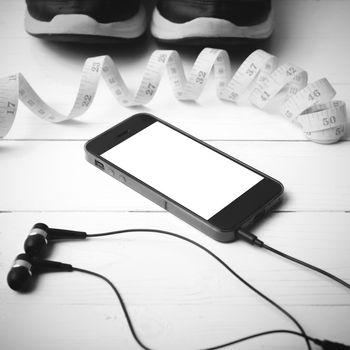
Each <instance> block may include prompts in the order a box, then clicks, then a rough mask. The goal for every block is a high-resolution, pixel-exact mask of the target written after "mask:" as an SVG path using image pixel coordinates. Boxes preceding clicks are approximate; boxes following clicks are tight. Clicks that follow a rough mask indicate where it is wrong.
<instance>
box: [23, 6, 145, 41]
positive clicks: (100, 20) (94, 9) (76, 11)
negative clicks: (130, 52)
mask: <svg viewBox="0 0 350 350" xmlns="http://www.w3.org/2000/svg"><path fill="white" fill-rule="evenodd" d="M26 2H27V11H26V15H25V29H26V31H27V32H28V33H29V34H32V35H34V36H37V37H44V38H48V39H53V40H60V41H84V42H86V41H88V42H89V41H91V42H101V41H102V42H105V41H110V40H112V41H115V40H127V39H135V38H138V37H140V36H141V35H142V34H143V33H144V32H145V30H146V14H145V9H144V7H143V6H142V5H141V4H140V0H128V1H124V0H26Z"/></svg>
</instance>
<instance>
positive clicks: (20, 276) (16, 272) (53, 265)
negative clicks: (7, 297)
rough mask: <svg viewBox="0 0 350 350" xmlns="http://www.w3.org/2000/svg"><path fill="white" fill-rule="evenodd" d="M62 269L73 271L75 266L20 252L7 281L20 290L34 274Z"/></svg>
mask: <svg viewBox="0 0 350 350" xmlns="http://www.w3.org/2000/svg"><path fill="white" fill-rule="evenodd" d="M60 271H68V272H70V271H73V266H72V265H70V264H63V263H60V262H57V261H49V260H41V259H38V258H34V257H29V256H28V255H27V254H19V255H17V257H16V259H15V261H14V263H13V265H12V267H11V269H10V271H9V273H8V274H7V283H8V285H9V287H10V288H11V289H13V290H16V291H20V290H22V289H23V288H24V287H25V286H26V285H27V283H28V281H29V280H30V279H31V277H32V276H33V275H34V274H37V273H43V272H60Z"/></svg>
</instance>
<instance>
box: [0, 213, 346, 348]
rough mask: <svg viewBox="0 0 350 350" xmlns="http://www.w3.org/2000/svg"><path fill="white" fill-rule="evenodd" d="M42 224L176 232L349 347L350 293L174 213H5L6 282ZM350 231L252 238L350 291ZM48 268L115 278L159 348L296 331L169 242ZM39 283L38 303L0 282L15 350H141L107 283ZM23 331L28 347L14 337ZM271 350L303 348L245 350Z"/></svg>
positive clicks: (135, 240)
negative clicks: (348, 284) (215, 236)
mask: <svg viewBox="0 0 350 350" xmlns="http://www.w3.org/2000/svg"><path fill="white" fill-rule="evenodd" d="M36 221H43V222H46V223H48V224H49V225H50V226H52V227H61V228H71V229H77V230H82V229H83V230H84V229H85V230H87V232H89V233H93V232H104V231H109V230H116V229H123V228H134V227H148V228H150V227H154V228H160V229H171V230H172V231H173V232H177V233H180V234H182V235H184V236H186V237H189V238H192V239H194V240H195V241H197V242H199V243H201V244H203V245H204V246H206V247H208V248H209V249H211V250H212V251H214V252H215V253H216V254H218V255H219V256H220V257H221V258H222V259H223V260H224V261H225V262H226V263H228V264H229V266H231V267H232V268H234V269H235V270H236V271H237V272H238V273H239V274H241V275H242V276H244V277H245V278H246V279H247V280H248V281H250V282H251V283H253V284H254V286H256V287H257V288H258V289H261V290H262V291H263V292H264V293H266V294H267V295H269V296H270V297H272V298H273V299H274V300H276V301H278V302H279V303H281V304H282V305H283V306H285V307H286V308H287V310H288V311H290V312H291V313H292V314H293V315H294V316H295V317H296V318H297V319H298V320H299V321H300V322H301V324H303V325H304V326H305V327H306V329H307V331H308V332H310V334H311V335H313V336H316V337H320V338H327V339H333V340H337V341H341V342H344V343H349V342H350V336H349V332H348V324H347V320H348V319H349V317H350V296H349V293H348V292H347V291H346V290H345V289H343V288H342V287H340V286H338V285H336V284H335V283H333V282H331V281H329V280H327V279H326V278H324V277H322V276H318V275H317V274H316V273H314V272H311V271H308V270H306V269H303V268H301V267H299V266H297V265H294V264H293V263H291V262H288V261H284V260H282V259H281V258H279V257H276V256H273V255H272V254H269V253H266V252H264V251H262V250H260V249H259V248H252V247H250V246H248V245H247V244H245V243H243V242H237V243H233V244H222V243H218V242H215V241H214V240H212V239H210V238H208V237H206V236H205V235H203V234H202V233H200V232H198V231H196V230H194V229H192V228H191V227H189V226H188V225H186V224H184V223H183V222H181V221H180V220H178V219H176V218H174V217H173V216H171V215H170V214H167V213H40V214H37V213H16V214H10V213H8V214H0V227H1V231H0V253H1V254H0V259H1V264H0V271H1V275H2V276H5V274H6V273H7V269H8V266H9V265H10V264H11V260H12V259H13V257H14V256H15V255H16V253H17V252H19V251H21V245H22V243H23V240H24V238H25V236H26V234H27V232H28V230H29V228H30V227H31V225H32V224H33V223H34V222H36ZM349 224H350V214H349V213H278V214H275V215H273V216H272V217H270V218H269V219H268V220H265V221H264V222H263V223H262V224H261V225H260V226H259V227H257V228H256V229H255V230H254V232H255V233H256V234H258V236H259V238H261V239H262V240H264V241H265V242H266V243H268V244H270V245H271V246H273V247H275V248H277V249H281V250H283V251H285V252H286V253H289V254H292V255H294V256H296V257H298V258H301V259H304V260H306V261H308V262H310V263H312V264H316V265H318V266H319V267H321V268H326V269H327V270H329V271H330V272H332V273H334V274H336V275H338V276H340V277H342V278H344V279H347V280H348V281H349V279H350V261H349V259H348V251H349V248H350V241H349V235H348V230H347V227H349ZM5 243H6V244H5ZM4 247H6V249H5V248H4ZM49 257H50V259H52V260H58V261H64V262H70V263H73V264H74V265H75V266H79V267H83V268H88V269H92V270H94V271H97V272H100V273H103V274H105V275H107V276H109V277H110V278H111V279H112V281H113V282H114V283H116V285H117V286H118V288H119V289H120V291H121V292H122V295H123V296H124V298H125V300H126V302H127V305H128V309H129V310H130V313H131V315H132V318H133V320H134V323H135V327H136V329H137V332H138V334H139V335H140V337H141V338H142V339H143V340H144V341H145V342H146V343H147V344H148V345H149V346H151V347H152V348H166V349H178V348H188V349H193V348H203V347H205V346H210V345H216V344H219V343H222V342H225V341H229V340H232V339H235V338H239V337H241V336H245V335H248V334H251V333H254V332H259V331H262V330H268V329H276V328H287V329H294V326H293V325H292V324H290V322H289V321H288V320H286V319H285V318H284V317H283V316H281V315H280V314H279V313H278V312H276V311H274V310H273V308H272V307H270V306H269V305H267V304H266V303H265V302H263V301H261V299H260V298H258V297H257V296H255V295H254V294H253V293H251V292H250V291H249V290H247V289H246V287H244V286H242V285H241V283H239V282H238V281H237V280H235V279H234V278H231V276H230V275H228V274H227V272H225V271H224V270H223V269H222V268H221V267H220V266H218V264H217V262H216V261H214V260H213V259H211V258H209V257H208V256H207V255H206V254H204V253H203V252H202V251H200V250H199V249H198V248H196V247H193V246H190V245H189V244H186V243H185V242H182V241H178V240H176V239H173V238H171V237H162V236H159V235H157V234H148V233H131V234H125V235H123V236H115V237H108V238H107V237H105V238H100V239H91V240H89V241H84V242H64V243H56V244H55V245H54V247H53V249H52V250H51V253H50V256H49ZM37 282H38V283H37V285H36V288H35V290H34V291H33V292H32V293H30V294H23V295H21V294H16V293H14V292H12V291H11V290H9V289H8V287H7V286H6V285H5V279H4V278H1V279H0V292H1V296H2V297H1V299H0V308H1V313H0V315H1V319H0V322H1V324H2V327H1V328H2V330H3V335H4V336H2V338H1V339H2V344H4V345H6V349H16V348H19V347H20V345H22V344H24V343H26V342H31V344H32V346H33V347H34V346H35V348H38V349H44V348H52V349H59V348H60V349H62V348H66V349H76V348H81V347H83V346H84V348H86V349H93V348H96V344H97V342H98V341H100V339H105V341H104V344H103V347H104V348H106V349H109V348H112V347H113V346H114V348H115V346H117V347H118V348H127V349H134V348H135V349H137V348H138V347H137V346H136V345H135V344H134V343H133V340H132V339H131V336H130V334H129V331H128V330H127V327H126V323H125V320H124V318H123V315H122V312H121V309H120V306H119V305H118V303H117V302H116V298H115V296H114V295H113V293H112V292H111V290H110V289H109V288H108V287H107V286H106V285H104V284H103V283H102V282H101V281H98V280H96V279H94V278H92V277H90V276H82V275H78V274H77V275H73V274H68V273H67V274H65V273H62V274H46V275H43V276H40V279H39V280H38V281H37ZM19 313H20V314H21V317H20V318H18V316H17V315H18V314H19ZM34 313H35V315H36V316H37V317H33V314H34ZM83 320H84V322H83ZM39 325H40V326H39ZM15 326H16V329H17V331H18V332H20V334H21V337H13V334H12V333H11V330H13V328H14V327H15ZM96 334H98V335H99V336H98V337H96ZM53 339H54V340H55V341H53ZM49 344H51V345H49ZM262 344H264V345H265V346H266V347H268V348H281V347H283V348H285V344H288V349H289V348H290V349H300V348H303V346H304V345H303V343H302V341H301V340H299V339H296V338H294V337H289V336H280V337H279V336H271V337H265V338H261V339H260V340H258V341H256V342H252V343H249V344H248V343H247V344H245V345H242V346H241V347H240V346H237V349H253V348H257V347H258V346H259V347H261V346H262ZM235 348H236V347H235Z"/></svg>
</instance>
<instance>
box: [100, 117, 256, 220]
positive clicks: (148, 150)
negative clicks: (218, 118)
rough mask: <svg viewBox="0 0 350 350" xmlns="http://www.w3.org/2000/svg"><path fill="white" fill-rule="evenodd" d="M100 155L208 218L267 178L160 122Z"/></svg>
mask: <svg viewBox="0 0 350 350" xmlns="http://www.w3.org/2000/svg"><path fill="white" fill-rule="evenodd" d="M102 156H103V157H104V158H105V159H107V160H109V161H110V162H111V163H113V164H115V165H117V166H118V167H120V168H121V169H123V170H125V171H127V172H128V173H129V174H131V175H133V176H135V177H136V178H138V179H139V180H141V181H143V182H144V183H146V184H148V185H150V186H151V187H153V188H154V189H156V190H158V191H160V192H162V193H163V194H164V195H166V196H168V197H170V198H171V199H173V200H175V201H176V202H178V203H179V204H181V205H182V206H184V207H186V208H187V209H189V210H191V211H192V212H194V213H196V214H197V215H199V216H201V217H202V218H204V219H206V220H208V219H210V218H211V217H212V216H214V215H215V214H216V213H218V212H219V211H221V210H222V209H223V208H225V207H226V206H227V205H228V204H230V203H231V202H232V201H234V200H235V199H236V198H238V197H239V196H241V195H242V194H243V193H245V192H246V191H248V190H249V189H250V188H251V187H253V186H254V185H256V184H257V183H258V182H260V181H261V180H262V179H263V177H262V176H260V175H258V174H256V173H254V172H253V171H250V170H249V169H247V168H245V167H243V166H241V165H239V164H238V163H236V162H233V161H232V160H230V159H228V158H226V157H224V156H222V155H221V154H219V153H217V152H215V151H213V150H211V149H210V148H208V147H205V146H203V145H201V144H200V143H198V142H196V141H194V140H192V139H191V138H189V137H187V136H185V135H183V134H181V133H179V132H177V131H175V130H173V129H171V128H169V127H167V126H166V125H164V124H162V123H160V122H155V123H153V124H151V125H150V126H148V127H146V128H145V129H143V130H141V131H140V132H138V133H137V134H135V135H133V136H131V137H130V138H128V139H126V140H125V141H123V142H121V143H120V144H118V145H116V146H115V147H113V148H111V149H109V150H108V151H107V152H105V153H103V154H102Z"/></svg>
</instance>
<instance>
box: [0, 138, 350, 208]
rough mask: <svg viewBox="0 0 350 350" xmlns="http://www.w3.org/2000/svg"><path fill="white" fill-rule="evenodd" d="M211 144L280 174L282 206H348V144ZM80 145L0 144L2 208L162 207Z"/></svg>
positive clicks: (69, 143) (75, 143)
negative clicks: (92, 160)
mask: <svg viewBox="0 0 350 350" xmlns="http://www.w3.org/2000/svg"><path fill="white" fill-rule="evenodd" d="M210 143H211V144H212V145H214V146H216V147H218V148H219V149H222V150H223V151H224V152H227V153H229V154H231V155H233V156H235V157H237V158H238V159H240V160H242V161H244V162H246V163H248V164H250V165H252V166H254V167H256V168H257V169H260V170H261V171H263V172H265V173H267V174H269V175H270V176H273V177H275V178H276V179H278V180H280V181H281V182H282V183H283V184H284V185H285V190H286V201H285V203H284V205H283V206H282V207H281V210H292V211H293V210H307V211H313V210H330V211H349V210H350V186H349V181H348V179H349V178H350V168H349V166H348V157H349V150H350V143H348V142H343V143H339V144H336V145H333V146H322V145H317V144H312V143H304V142H232V141H231V142H222V141H221V142H210ZM83 146H84V142H81V141H28V142H21V141H7V142H3V143H2V146H1V153H2V162H1V167H2V171H1V174H0V180H1V181H0V186H1V187H0V188H1V197H0V210H1V211H51V210H63V211H71V210H75V211H76V210H87V211H100V210H102V211H104V210H112V211H116V210H127V211H129V210H156V211H159V210H160V208H159V207H158V206H156V205H154V204H153V203H151V202H150V201H148V200H147V199H145V198H143V197H142V196H141V195H138V194H137V193H135V192H134V191H132V190H130V189H128V188H127V187H126V186H124V185H122V184H120V183H119V182H118V181H116V180H114V179H113V178H111V177H109V176H106V175H105V174H103V173H102V172H101V171H98V170H97V169H96V168H94V167H93V166H91V165H90V164H89V163H87V162H86V160H85V159H84V149H83ZM219 178H220V175H219V174H218V179H219Z"/></svg>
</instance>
